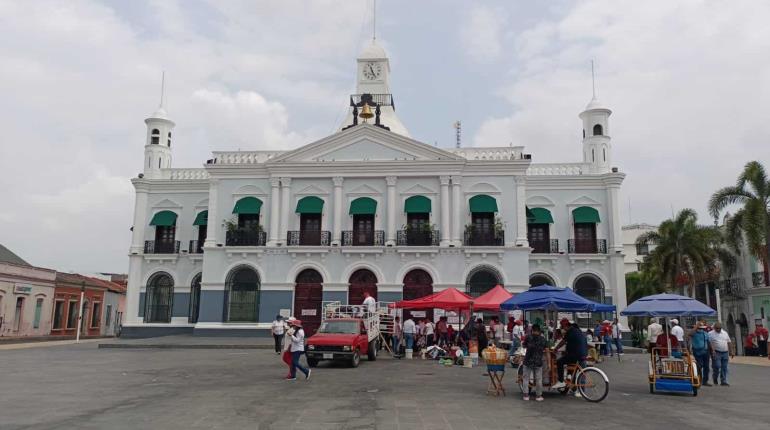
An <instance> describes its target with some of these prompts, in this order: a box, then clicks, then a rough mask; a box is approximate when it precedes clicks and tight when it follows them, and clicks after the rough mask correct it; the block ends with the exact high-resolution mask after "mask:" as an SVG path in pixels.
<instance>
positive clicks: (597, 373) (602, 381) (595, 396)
mask: <svg viewBox="0 0 770 430" xmlns="http://www.w3.org/2000/svg"><path fill="white" fill-rule="evenodd" d="M577 383H578V390H579V391H580V394H582V395H583V398H584V399H586V400H588V401H589V402H601V401H602V400H604V398H605V397H607V394H608V393H609V392H610V381H609V380H608V379H607V376H606V375H604V373H603V372H602V371H601V370H599V369H597V368H595V367H587V368H585V369H583V370H582V371H581V372H580V373H579V374H578V376H577Z"/></svg>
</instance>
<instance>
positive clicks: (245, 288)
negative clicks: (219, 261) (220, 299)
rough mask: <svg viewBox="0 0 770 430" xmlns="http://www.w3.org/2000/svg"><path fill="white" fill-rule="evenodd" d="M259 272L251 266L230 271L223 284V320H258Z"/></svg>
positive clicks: (253, 321) (252, 321)
mask: <svg viewBox="0 0 770 430" xmlns="http://www.w3.org/2000/svg"><path fill="white" fill-rule="evenodd" d="M259 287H260V282H259V274H258V273H257V271H256V270H254V269H252V268H251V267H246V266H242V267H238V268H235V269H233V271H232V272H230V275H229V276H228V277H227V285H226V286H225V300H224V309H223V313H224V314H223V318H222V320H223V321H224V322H251V323H255V322H257V321H259Z"/></svg>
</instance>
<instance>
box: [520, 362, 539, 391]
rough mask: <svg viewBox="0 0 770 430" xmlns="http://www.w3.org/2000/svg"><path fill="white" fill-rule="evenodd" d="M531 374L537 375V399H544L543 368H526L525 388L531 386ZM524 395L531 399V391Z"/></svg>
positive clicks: (523, 375) (524, 371)
mask: <svg viewBox="0 0 770 430" xmlns="http://www.w3.org/2000/svg"><path fill="white" fill-rule="evenodd" d="M530 374H534V375H535V394H536V395H537V397H542V396H543V366H540V367H529V366H524V370H523V371H522V383H523V384H524V386H525V387H526V386H528V385H529V380H530ZM524 395H525V396H527V397H529V390H527V391H526V393H525V394H524Z"/></svg>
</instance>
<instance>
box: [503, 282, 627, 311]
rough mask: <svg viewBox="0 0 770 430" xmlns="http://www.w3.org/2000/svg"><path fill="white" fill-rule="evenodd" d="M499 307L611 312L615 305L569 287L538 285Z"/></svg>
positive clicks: (507, 308) (526, 309)
mask: <svg viewBox="0 0 770 430" xmlns="http://www.w3.org/2000/svg"><path fill="white" fill-rule="evenodd" d="M500 309H503V310H513V309H521V310H524V311H529V310H549V311H571V312H613V311H614V310H615V305H605V304H602V303H597V302H594V301H591V300H588V299H586V298H585V297H582V296H579V295H578V294H577V293H575V292H574V291H572V290H571V289H569V288H561V287H554V286H552V285H540V286H537V287H531V288H530V289H529V290H527V291H525V292H523V293H520V294H517V295H515V296H513V297H512V298H510V299H508V300H506V301H505V302H503V303H501V304H500Z"/></svg>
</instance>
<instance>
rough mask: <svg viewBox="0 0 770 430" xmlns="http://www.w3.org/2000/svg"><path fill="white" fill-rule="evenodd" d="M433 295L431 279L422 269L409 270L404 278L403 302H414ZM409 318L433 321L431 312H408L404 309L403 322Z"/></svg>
mask: <svg viewBox="0 0 770 430" xmlns="http://www.w3.org/2000/svg"><path fill="white" fill-rule="evenodd" d="M431 294H433V278H431V276H430V274H428V272H426V271H424V270H422V269H414V270H410V271H409V273H407V274H406V275H405V276H404V292H403V297H404V300H414V299H419V298H422V297H425V296H429V295H431ZM409 317H414V318H428V320H430V321H433V310H432V309H430V310H427V311H414V312H410V311H408V310H406V309H404V320H406V319H407V318H409Z"/></svg>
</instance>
